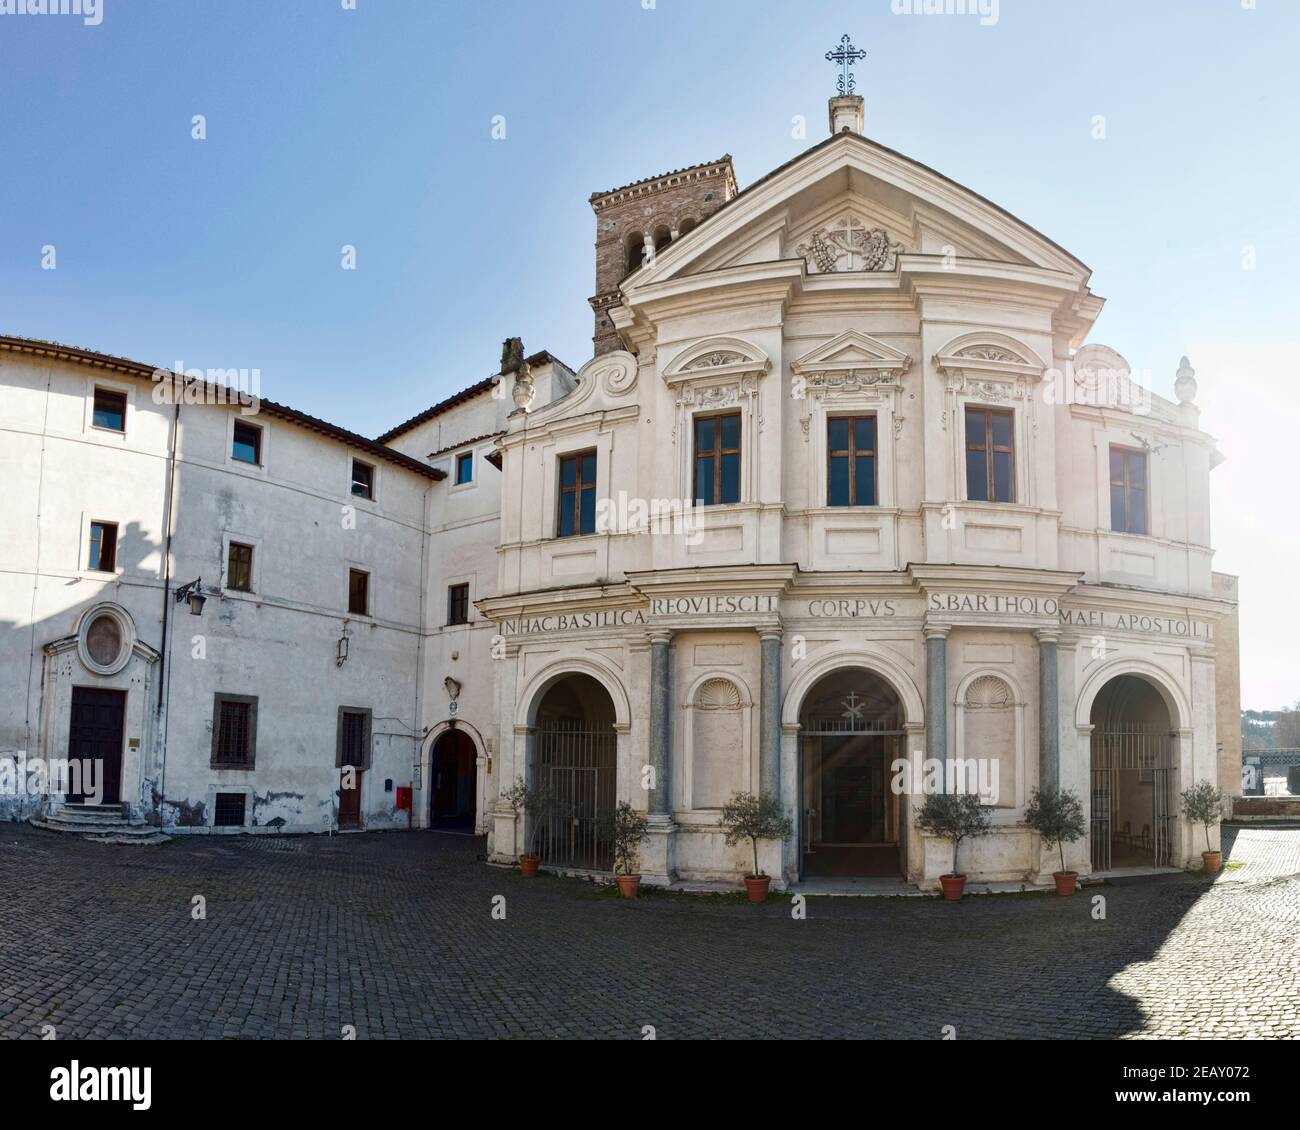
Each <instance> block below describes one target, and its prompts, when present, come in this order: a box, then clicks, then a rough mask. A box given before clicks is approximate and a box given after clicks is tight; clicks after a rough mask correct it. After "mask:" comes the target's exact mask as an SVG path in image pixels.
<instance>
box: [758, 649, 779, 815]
mask: <svg viewBox="0 0 1300 1130" xmlns="http://www.w3.org/2000/svg"><path fill="white" fill-rule="evenodd" d="M758 638H759V641H760V644H759V646H760V648H761V650H762V661H763V669H762V678H761V684H762V685H761V699H760V713H759V730H758V732H759V738H758V781H759V788H760V789H761V790H762V791H763V792H765V793H768V794H769V795H771V796H773V797H775V798H776V799H777V800H780V799H781V632H780V629H778V628H764V629H763V630H762V631H761V632H759V637H758Z"/></svg>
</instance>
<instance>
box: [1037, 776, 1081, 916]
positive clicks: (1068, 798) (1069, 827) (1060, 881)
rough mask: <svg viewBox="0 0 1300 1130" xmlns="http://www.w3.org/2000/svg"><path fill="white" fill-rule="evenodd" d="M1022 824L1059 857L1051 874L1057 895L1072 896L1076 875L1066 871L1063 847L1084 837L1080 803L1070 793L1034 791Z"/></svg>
mask: <svg viewBox="0 0 1300 1130" xmlns="http://www.w3.org/2000/svg"><path fill="white" fill-rule="evenodd" d="M1025 823H1026V824H1028V825H1029V827H1030V828H1032V829H1033V830H1034V831H1035V832H1037V833H1038V834H1039V835H1040V836H1041V837H1042V838H1043V843H1044V844H1046V845H1047V847H1048V848H1053V847H1055V848H1056V849H1057V850H1059V851H1060V853H1061V869H1060V870H1059V871H1054V872H1052V878H1053V879H1055V880H1056V893H1057V894H1058V895H1072V894H1074V889H1075V887H1077V886H1078V883H1079V873H1078V872H1077V871H1067V870H1066V869H1065V845H1066V844H1072V843H1074V841H1075V840H1077V839H1078V838H1079V837H1080V836H1082V835H1083V833H1084V823H1083V802H1082V801H1080V800H1079V797H1078V794H1077V793H1075V792H1073V791H1072V790H1070V789H1035V790H1034V791H1033V792H1032V793H1031V794H1030V796H1029V805H1028V807H1026V809H1025Z"/></svg>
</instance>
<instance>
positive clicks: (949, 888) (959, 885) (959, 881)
mask: <svg viewBox="0 0 1300 1130" xmlns="http://www.w3.org/2000/svg"><path fill="white" fill-rule="evenodd" d="M939 886H941V887H942V888H943V897H944V898H946V899H949V900H950V901H952V902H956V901H957V899H959V898H961V896H962V893H963V892H964V891H965V890H966V876H965V875H940V876H939Z"/></svg>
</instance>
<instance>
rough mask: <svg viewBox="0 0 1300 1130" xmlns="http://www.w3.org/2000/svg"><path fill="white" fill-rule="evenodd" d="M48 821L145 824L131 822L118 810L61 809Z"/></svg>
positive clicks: (50, 815) (53, 813)
mask: <svg viewBox="0 0 1300 1130" xmlns="http://www.w3.org/2000/svg"><path fill="white" fill-rule="evenodd" d="M46 819H47V820H61V821H63V822H64V823H67V824H143V823H144V821H143V820H138V819H137V820H129V819H128V818H127V817H125V816H123V815H122V810H121V809H120V808H118V809H108V808H105V809H101V810H98V811H96V810H94V809H70V808H61V809H59V811H58V812H51V813H50V814H49V815H48V816H47V817H46Z"/></svg>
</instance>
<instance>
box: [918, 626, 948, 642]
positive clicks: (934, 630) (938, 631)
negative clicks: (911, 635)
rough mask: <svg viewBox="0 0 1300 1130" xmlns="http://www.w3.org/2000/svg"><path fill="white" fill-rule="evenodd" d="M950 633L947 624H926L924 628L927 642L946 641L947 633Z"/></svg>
mask: <svg viewBox="0 0 1300 1130" xmlns="http://www.w3.org/2000/svg"><path fill="white" fill-rule="evenodd" d="M951 631H952V626H951V625H949V624H927V625H926V626H925V638H926V639H927V640H946V639H947V638H948V633H949V632H951Z"/></svg>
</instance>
